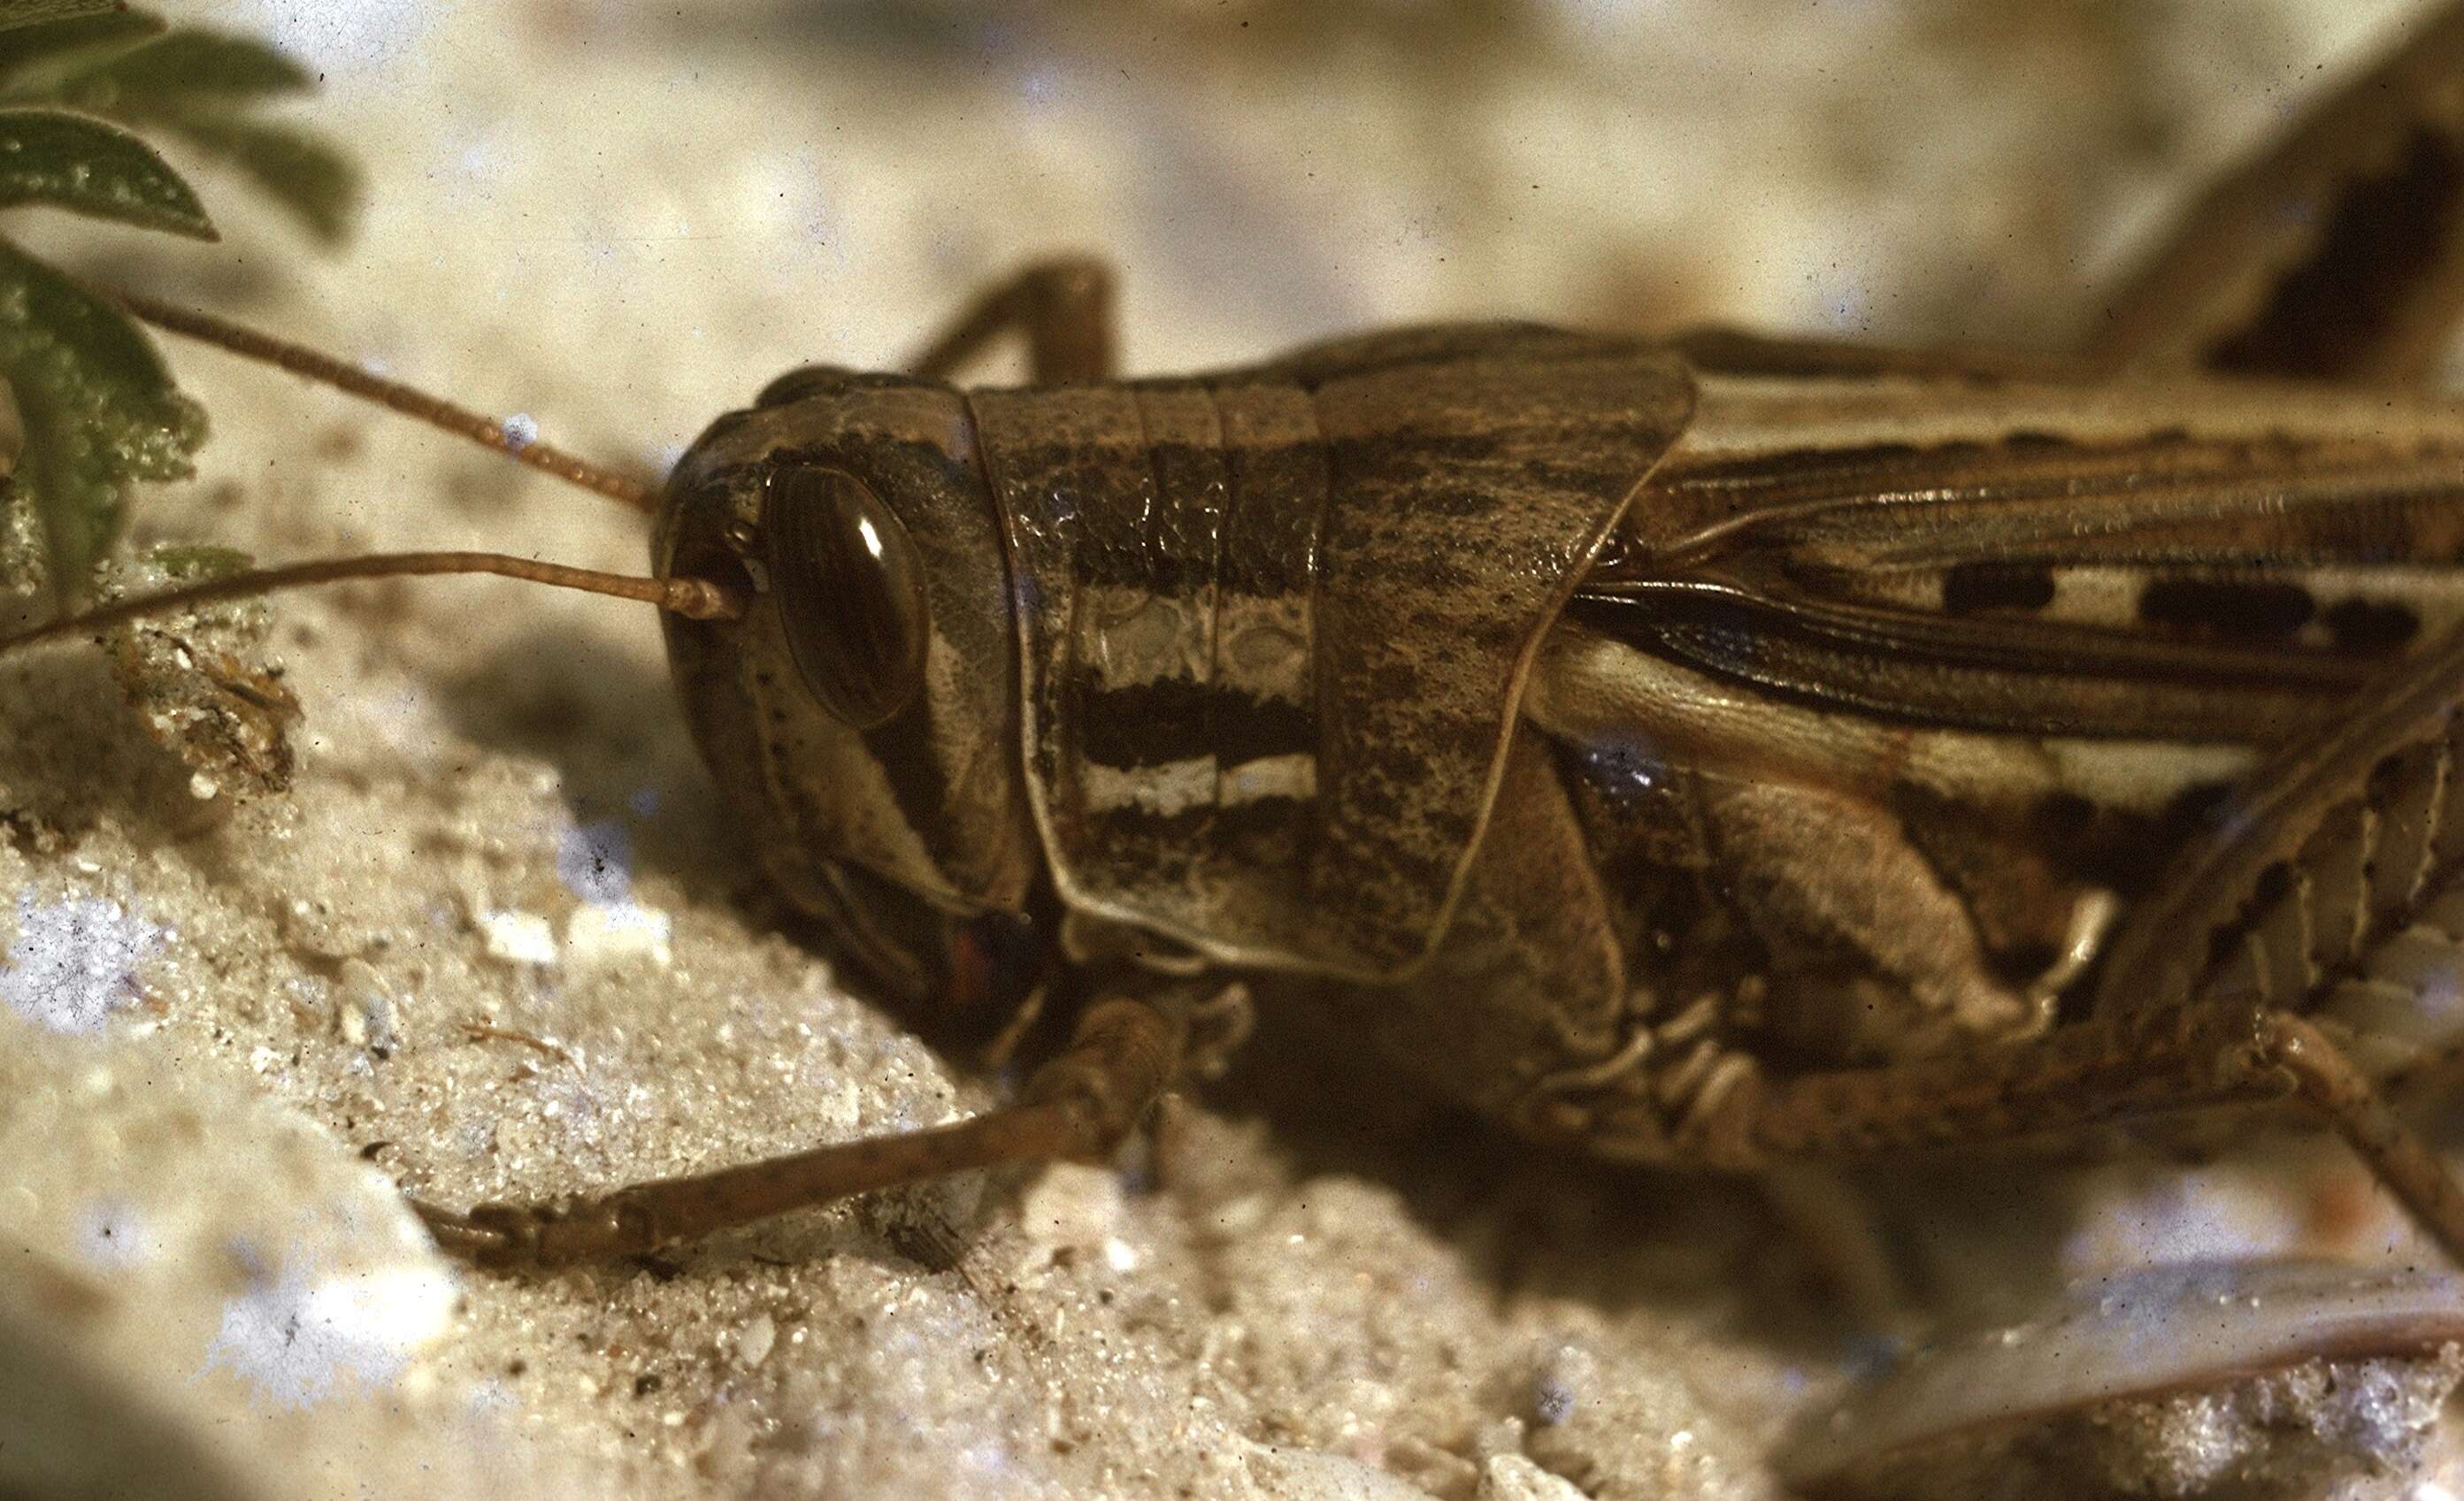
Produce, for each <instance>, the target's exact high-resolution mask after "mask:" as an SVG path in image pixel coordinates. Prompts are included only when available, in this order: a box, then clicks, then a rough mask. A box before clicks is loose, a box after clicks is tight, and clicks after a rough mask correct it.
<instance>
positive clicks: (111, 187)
mask: <svg viewBox="0 0 2464 1501" xmlns="http://www.w3.org/2000/svg"><path fill="white" fill-rule="evenodd" d="M33 203H41V204H51V205H54V206H55V207H61V208H68V209H74V210H75V211H77V212H78V213H81V214H91V215H93V216H95V217H96V218H99V219H118V220H120V221H121V222H122V223H126V224H134V225H140V226H143V228H148V229H168V230H170V231H171V232H172V233H174V234H185V235H188V236H190V237H192V238H194V239H199V240H211V239H217V238H220V237H219V236H218V235H216V234H215V233H214V227H213V223H212V221H210V220H209V219H208V218H207V217H206V208H205V205H203V204H200V203H199V202H197V195H196V194H195V193H193V192H191V191H190V190H189V188H188V185H187V184H186V183H184V182H182V181H181V180H180V174H179V173H177V172H174V171H172V170H171V168H170V166H169V165H168V164H166V163H165V162H164V160H163V159H162V158H161V157H158V156H156V155H155V154H154V149H153V147H151V146H148V145H147V144H145V142H143V141H140V140H138V139H137V138H136V137H135V136H132V135H130V134H129V133H128V132H126V131H124V130H121V129H119V128H118V127H116V126H112V125H106V124H104V123H103V122H102V121H100V120H88V119H86V118H85V117H83V116H81V115H68V114H62V113H60V112H58V111H55V110H0V208H8V207H15V206H16V205H19V204H33Z"/></svg>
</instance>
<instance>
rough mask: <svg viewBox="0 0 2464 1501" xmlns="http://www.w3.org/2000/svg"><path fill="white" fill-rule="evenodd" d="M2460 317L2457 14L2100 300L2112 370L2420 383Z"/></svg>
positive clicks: (2218, 199)
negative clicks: (2117, 367)
mask: <svg viewBox="0 0 2464 1501" xmlns="http://www.w3.org/2000/svg"><path fill="white" fill-rule="evenodd" d="M2459 316H2464V4H2451V5H2448V6H2446V7H2444V8H2442V9H2441V10H2440V11H2438V12H2437V13H2436V14H2435V15H2434V16H2432V17H2431V19H2430V20H2429V21H2428V22H2427V23H2425V24H2423V25H2421V26H2419V27H2417V28H2415V29H2414V30H2413V31H2412V32H2410V33H2409V34H2408V35H2407V36H2406V37H2405V38H2404V39H2403V40H2402V41H2400V42H2399V43H2398V44H2397V45H2396V46H2395V48H2394V50H2393V51H2391V52H2389V53H2387V54H2385V55H2384V56H2382V57H2380V58H2379V59H2378V60H2377V61H2376V62H2375V63H2374V64H2373V65H2371V66H2370V67H2369V68H2368V70H2367V71H2365V72H2364V73H2362V74H2361V75H2359V76H2356V77H2354V78H2353V79H2351V81H2349V82H2348V83H2346V84H2345V85H2344V86H2343V88H2341V89H2339V90H2338V91H2337V92H2336V93H2334V94H2333V95H2331V96H2330V97H2328V98H2326V99H2325V100H2324V101H2323V102H2321V103H2319V104H2316V105H2314V106H2312V107H2311V108H2310V109H2309V110H2308V111H2307V112H2306V113H2304V114H2303V115H2302V116H2301V117H2300V118H2299V120H2296V121H2295V123H2294V125H2293V127H2292V129H2291V131H2290V133H2289V134H2287V135H2285V136H2284V137H2282V138H2281V139H2280V140H2279V141H2277V142H2276V143H2275V144H2274V145H2273V146H2271V147H2269V148H2268V149H2267V150H2266V151H2265V152H2263V153H2262V154H2261V155H2259V156H2257V157H2255V158H2254V159H2253V160H2251V161H2250V162H2248V163H2245V164H2244V165H2242V166H2239V167H2237V168H2235V169H2234V170H2233V171H2231V172H2229V173H2227V174H2226V175H2225V176H2224V177H2222V178H2220V179H2219V180H2218V181H2217V182H2216V183H2215V184H2214V185H2212V186H2211V187H2210V188H2209V189H2208V191H2207V192H2206V193H2204V194H2203V195H2201V196H2200V197H2199V199H2198V200H2197V201H2196V202H2195V203H2193V204H2192V205H2191V206H2190V207H2189V210H2188V211H2187V212H2185V213H2184V214H2182V215H2181V217H2180V218H2179V219H2178V221H2177V222H2176V224H2175V226H2174V227H2173V228H2172V230H2171V231H2170V232H2169V233H2168V234H2167V236H2166V237H2165V238H2164V239H2163V240H2162V241H2161V242H2160V243H2159V244H2158V245H2157V247H2156V248H2155V250H2153V251H2152V252H2151V253H2149V254H2147V255H2146V256H2145V258H2144V259H2143V260H2142V262H2141V264H2140V265H2139V267H2138V268H2137V269H2136V270H2135V271H2134V272H2131V273H2130V274H2129V275H2128V276H2126V277H2125V278H2123V281H2122V283H2121V284H2120V285H2119V286H2118V287H2117V288H2116V289H2115V290H2114V291H2113V293H2112V294H2110V295H2109V296H2108V297H2107V298H2106V300H2105V302H2104V303H2103V305H2102V306H2101V307H2100V308H2099V309H2098V310H2097V312H2096V315H2095V317H2096V321H2095V323H2094V325H2093V327H2092V328H2091V330H2090V331H2089V336H2088V338H2087V340H2086V343H2087V347H2088V350H2089V352H2090V353H2091V354H2092V355H2093V356H2095V357H2096V358H2097V359H2099V360H2101V361H2102V362H2105V363H2109V364H2115V365H2137V366H2152V367H2159V368H2178V367H2182V366H2192V367H2199V368H2205V369H2209V370H2214V371H2218V372H2225V373H2233V374H2244V375H2263V376H2293V377H2299V378H2304V379H2318V380H2337V381H2369V382H2375V383H2384V384H2392V385H2407V384H2415V383H2418V382H2420V381H2422V380H2424V379H2425V378H2427V377H2428V376H2429V375H2430V374H2431V372H2432V371H2434V370H2435V369H2436V367H2437V364H2438V361H2439V359H2440V357H2441V355H2442V354H2443V353H2444V351H2445V349H2446V347H2447V343H2448V335H2449V332H2450V331H2451V330H2452V329H2453V326H2454V324H2455V322H2456V321H2457V319H2458V317H2459Z"/></svg>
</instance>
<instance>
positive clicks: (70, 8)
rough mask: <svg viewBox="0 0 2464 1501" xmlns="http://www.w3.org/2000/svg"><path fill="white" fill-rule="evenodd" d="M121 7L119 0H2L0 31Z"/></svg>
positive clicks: (115, 9) (0, 6) (114, 9)
mask: <svg viewBox="0 0 2464 1501" xmlns="http://www.w3.org/2000/svg"><path fill="white" fill-rule="evenodd" d="M119 9H120V3H119V0H0V32H4V31H9V30H11V29H12V28H15V27H20V26H40V25H42V24H43V23H44V22H45V21H64V20H67V19H68V18H70V17H71V16H78V15H94V14H96V13H98V12H100V11H117V10H119Z"/></svg>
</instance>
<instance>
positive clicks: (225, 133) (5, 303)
mask: <svg viewBox="0 0 2464 1501" xmlns="http://www.w3.org/2000/svg"><path fill="white" fill-rule="evenodd" d="M315 84H316V80H315V79H314V78H313V77H312V76H309V74H308V73H307V72H306V71H305V70H304V69H302V68H301V67H300V66H299V65H298V64H297V63H296V62H294V61H293V60H292V59H290V58H288V57H286V56H284V55H283V54H280V53H279V52H276V51H275V50H274V49H273V48H271V47H269V46H267V45H265V44H264V43H262V42H258V41H255V40H253V39H250V38H246V37H239V36H231V35H225V34H222V33H214V32H209V31H203V30H198V29H194V28H187V27H173V26H171V25H169V24H168V23H166V22H165V21H164V20H163V19H162V18H161V17H159V16H156V15H154V14H152V13H150V12H147V11H138V10H132V9H128V8H126V7H124V6H121V5H118V4H115V3H112V0H0V208H10V207H21V206H24V207H31V206H46V207H55V208H65V209H69V210H71V211H72V212H76V213H80V214H85V215H88V216H91V217H94V218H99V219H109V220H115V221H118V222H120V223H122V224H128V225H133V226H135V227H137V228H145V229H156V230H162V231H165V232H167V233H172V234H180V235H187V236H188V237H190V238H194V239H201V240H212V239H215V238H217V237H218V236H217V234H216V232H215V229H214V226H213V222H212V221H211V220H210V219H209V217H208V216H207V214H206V210H205V207H204V205H203V203H202V202H201V201H200V200H199V198H198V196H197V194H196V192H195V191H194V190H193V189H192V188H190V187H189V185H188V184H187V181H186V180H185V179H183V178H182V177H181V175H180V174H179V172H178V171H176V170H175V169H173V168H172V166H171V165H170V164H169V163H166V162H165V160H164V159H163V157H162V156H161V154H160V153H158V152H157V151H156V150H155V149H154V147H153V146H152V145H150V144H148V143H147V141H146V140H145V139H143V137H142V136H141V135H140V134H139V132H140V131H143V132H146V133H151V134H155V135H159V136H161V137H163V138H166V139H169V140H174V141H178V142H180V143H181V144H182V145H183V146H184V147H186V148H187V150H188V151H189V152H190V153H192V154H194V155H195V156H196V157H197V158H198V159H199V160H203V161H210V162H221V163H227V164H228V165H230V166H231V168H233V169H234V170H236V171H238V172H239V173H241V174H242V175H243V176H245V177H246V178H248V179H249V180H250V181H251V182H252V183H253V185H255V186H256V187H257V188H258V189H260V190H261V191H263V192H265V193H266V194H267V195H268V196H270V197H271V198H272V199H273V201H274V202H275V203H276V204H278V205H279V206H281V207H283V208H284V209H286V210H287V211H289V212H290V213H291V214H292V216H293V217H295V218H296V219H297V221H298V222H299V223H300V225H301V226H302V227H303V228H306V229H307V230H308V232H309V233H310V234H312V235H313V236H315V237H316V238H317V239H319V241H322V242H327V243H331V242H333V241H335V240H338V239H339V238H341V235H342V234H343V233H344V232H345V230H346V229H347V228H348V226H349V223H350V218H351V214H352V211H353V209H354V207H355V206H356V203H357V200H358V197H359V188H360V184H359V176H358V173H357V171H356V170H355V169H354V168H353V167H352V165H351V164H350V163H349V162H348V161H347V160H346V159H345V158H344V157H343V156H341V153H340V152H338V151H336V150H335V149H334V148H333V147H332V146H330V145H328V144H327V143H325V142H324V141H321V140H319V139H318V138H317V137H316V136H314V135H311V134H309V133H307V132H304V131H301V130H298V129H296V128H293V127H290V126H287V125H280V124H273V123H268V122H267V121H265V120H261V119H257V118H255V116H256V114H257V112H258V111H259V110H260V109H261V108H262V107H263V106H264V105H265V104H267V103H268V102H270V101H273V100H276V99H279V98H285V97H289V96H297V95H299V94H303V93H306V92H308V91H310V90H312V89H313V88H314V87H315ZM0 380H5V381H7V385H8V391H7V394H8V395H9V396H10V397H11V398H13V402H12V404H13V407H14V412H13V417H14V423H13V424H10V423H8V422H7V421H6V419H7V417H9V416H10V415H11V414H10V413H8V412H6V411H0V458H8V459H11V460H13V462H12V463H10V464H9V465H8V466H7V475H8V478H7V489H6V490H5V492H0V602H5V597H9V596H13V597H15V598H16V599H17V600H18V601H19V602H20V604H21V605H22V604H24V603H28V602H35V603H38V604H39V605H40V606H43V607H47V608H49V609H51V610H63V609H67V608H69V607H71V606H73V605H74V604H75V603H76V602H77V600H79V599H81V598H85V597H86V596H87V595H88V594H90V593H91V591H92V589H93V586H94V581H95V576H96V570H97V568H98V567H99V566H100V565H101V564H102V563H103V561H104V560H105V559H106V558H107V557H108V555H110V552H111V549H112V547H113V546H114V544H115V543H117V541H118V540H119V538H120V537H121V534H122V533H123V532H124V531H125V530H126V527H127V519H128V500H129V494H130V490H131V487H133V486H134V485H135V484H137V483H139V482H141V481H160V480H170V479H184V478H187V477H188V476H189V475H190V474H191V473H192V472H193V466H192V464H191V462H190V460H191V456H192V455H193V454H194V453H195V452H196V450H197V447H198V446H199V445H201V444H202V443H203V442H204V441H205V435H206V423H205V414H204V411H203V410H202V409H201V408H200V407H199V406H198V405H197V404H196V403H195V402H192V401H190V400H189V399H188V398H187V397H186V396H184V395H183V394H181V392H180V391H179V389H178V388H177V387H176V386H175V385H174V383H173V382H172V380H171V376H170V372H169V370H168V369H167V367H166V366H165V364H164V363H163V360H162V358H161V356H160V355H158V354H157V353H156V352H155V350H154V347H153V345H152V343H151V342H150V341H149V340H148V339H147V338H146V337H145V336H144V335H143V333H141V332H140V331H139V330H138V328H137V327H136V325H135V324H134V323H133V322H131V321H130V319H129V317H128V315H126V314H125V313H123V312H121V310H120V309H119V308H118V307H117V306H115V305H113V304H112V303H111V302H109V301H108V300H106V299H105V298H103V297H102V296H100V295H98V294H96V293H94V292H92V291H90V290H89V289H87V288H85V287H83V286H81V285H80V284H79V283H77V281H76V280H75V279H73V278H71V277H69V276H66V275H63V274H62V273H60V272H57V271H55V270H53V269H52V268H50V267H48V266H46V265H44V264H43V263H42V262H41V261H40V260H38V259H36V258H35V257H34V256H33V255H31V254H29V253H27V252H26V251H25V250H23V249H21V248H19V247H18V246H17V245H15V244H13V243H11V242H10V241H8V240H6V239H0ZM11 425H13V427H14V429H15V430H14V432H13V433H11V432H10V431H8V429H9V428H10V427H11ZM11 439H13V440H14V443H13V446H14V447H15V450H16V451H15V452H14V453H13V454H8V453H7V452H6V448H7V446H11V445H10V440H11Z"/></svg>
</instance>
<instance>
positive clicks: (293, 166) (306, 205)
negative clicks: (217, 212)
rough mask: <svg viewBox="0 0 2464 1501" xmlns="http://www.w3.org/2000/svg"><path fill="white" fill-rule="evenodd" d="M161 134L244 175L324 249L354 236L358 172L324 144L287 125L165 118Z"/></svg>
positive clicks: (182, 116) (188, 117)
mask: <svg viewBox="0 0 2464 1501" xmlns="http://www.w3.org/2000/svg"><path fill="white" fill-rule="evenodd" d="M163 128H164V129H165V130H168V131H170V132H171V133H172V134H174V135H177V136H181V137H183V138H185V139H186V140H187V141H188V143H189V144H191V145H193V146H195V147H196V148H197V149H198V150H199V151H201V152H204V153H205V154H206V155H208V156H210V157H216V158H219V159H221V160H223V161H225V162H228V163H231V165H233V166H235V167H237V168H238V169H239V170H240V171H242V172H244V173H246V174H247V175H248V176H249V177H250V178H252V179H253V180H254V181H255V183H256V185H257V186H258V187H259V188H261V189H263V190H264V192H265V193H266V194H267V195H268V196H269V197H271V198H273V199H274V201H275V202H276V203H278V204H280V205H281V206H282V207H285V208H287V209H289V210H291V213H292V215H293V217H295V218H297V220H298V221H299V222H300V223H301V224H302V225H304V226H306V227H307V228H308V231H309V232H310V233H311V234H314V235H315V236H316V237H317V238H319V239H320V240H322V241H324V242H325V243H326V244H328V245H332V244H336V243H339V242H340V241H341V240H342V239H343V238H344V237H346V236H347V235H348V234H349V233H350V232H351V219H352V216H353V215H354V214H355V213H356V212H357V211H358V209H359V206H360V169H359V168H358V167H357V166H355V165H353V164H352V163H351V162H350V159H348V158H347V157H344V156H343V155H342V154H341V152H339V151H337V150H335V149H334V148H333V147H332V146H330V145H327V144H326V143H325V141H323V140H322V139H321V138H319V137H318V136H313V135H310V134H309V133H308V132H306V131H304V130H294V129H291V128H289V127H288V126H283V125H260V124H256V123H253V122H250V121H243V120H204V119H198V118H196V117H193V116H188V115H178V116H170V117H166V118H165V120H164V121H163Z"/></svg>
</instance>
